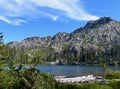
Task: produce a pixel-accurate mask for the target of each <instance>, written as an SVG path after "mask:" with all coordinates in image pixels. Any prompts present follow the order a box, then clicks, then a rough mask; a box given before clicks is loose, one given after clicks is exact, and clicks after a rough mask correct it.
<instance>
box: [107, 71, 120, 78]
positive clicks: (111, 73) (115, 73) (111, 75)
mask: <svg viewBox="0 0 120 89" xmlns="http://www.w3.org/2000/svg"><path fill="white" fill-rule="evenodd" d="M105 78H107V79H120V71H109V72H107V73H106V75H105Z"/></svg>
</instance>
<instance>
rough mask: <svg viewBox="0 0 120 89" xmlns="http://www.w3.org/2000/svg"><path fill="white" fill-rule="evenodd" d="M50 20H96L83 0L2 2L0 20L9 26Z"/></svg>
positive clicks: (14, 0) (10, 0)
mask: <svg viewBox="0 0 120 89" xmlns="http://www.w3.org/2000/svg"><path fill="white" fill-rule="evenodd" d="M41 18H48V19H51V20H53V21H57V20H59V19H61V18H62V19H66V18H70V19H74V20H80V21H81V20H86V21H87V20H96V19H98V17H97V16H95V15H92V14H89V13H88V12H87V11H86V10H85V8H84V6H83V4H82V2H81V0H9V1H8V0H0V20H1V21H4V22H6V23H8V24H13V25H20V24H21V23H26V22H29V21H31V20H35V19H41Z"/></svg>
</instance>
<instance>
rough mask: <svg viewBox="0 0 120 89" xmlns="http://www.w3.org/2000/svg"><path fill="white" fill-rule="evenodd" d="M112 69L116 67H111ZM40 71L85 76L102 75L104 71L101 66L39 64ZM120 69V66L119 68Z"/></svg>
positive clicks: (56, 74)
mask: <svg viewBox="0 0 120 89" xmlns="http://www.w3.org/2000/svg"><path fill="white" fill-rule="evenodd" d="M110 68H111V69H112V70H114V69H115V68H114V67H113V66H111V67H110ZM37 69H39V70H40V71H43V72H46V73H50V74H52V75H54V76H67V77H72V76H83V75H90V74H93V75H102V74H103V71H102V68H101V67H100V66H76V65H75V66H74V65H52V66H37ZM118 70H120V68H118Z"/></svg>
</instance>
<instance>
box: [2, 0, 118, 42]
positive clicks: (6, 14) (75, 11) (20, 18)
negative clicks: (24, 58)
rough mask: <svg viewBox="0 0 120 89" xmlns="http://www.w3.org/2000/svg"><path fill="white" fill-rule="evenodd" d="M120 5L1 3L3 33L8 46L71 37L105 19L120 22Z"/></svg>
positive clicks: (111, 0) (103, 0) (44, 0)
mask: <svg viewBox="0 0 120 89" xmlns="http://www.w3.org/2000/svg"><path fill="white" fill-rule="evenodd" d="M119 4H120V0H0V32H2V33H3V35H4V43H8V42H11V41H21V40H23V39H25V38H27V37H33V36H40V37H45V36H53V35H55V34H56V33H58V32H67V33H70V32H72V31H74V30H75V29H77V28H79V27H83V26H84V25H85V24H86V23H87V21H90V20H97V19H99V18H100V17H104V16H106V17H111V18H112V19H115V20H118V21H120V10H119V8H120V5H119Z"/></svg>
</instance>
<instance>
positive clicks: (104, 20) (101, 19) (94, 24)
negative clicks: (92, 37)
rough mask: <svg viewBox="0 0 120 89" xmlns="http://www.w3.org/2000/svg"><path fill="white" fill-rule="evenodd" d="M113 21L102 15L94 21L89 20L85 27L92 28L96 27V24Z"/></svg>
mask: <svg viewBox="0 0 120 89" xmlns="http://www.w3.org/2000/svg"><path fill="white" fill-rule="evenodd" d="M111 21H113V20H112V19H111V18H110V17H102V18H100V19H98V20H95V21H93V20H92V21H89V22H88V23H87V24H86V25H85V27H84V28H85V29H92V28H96V27H98V26H101V25H104V24H107V23H109V22H111Z"/></svg>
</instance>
